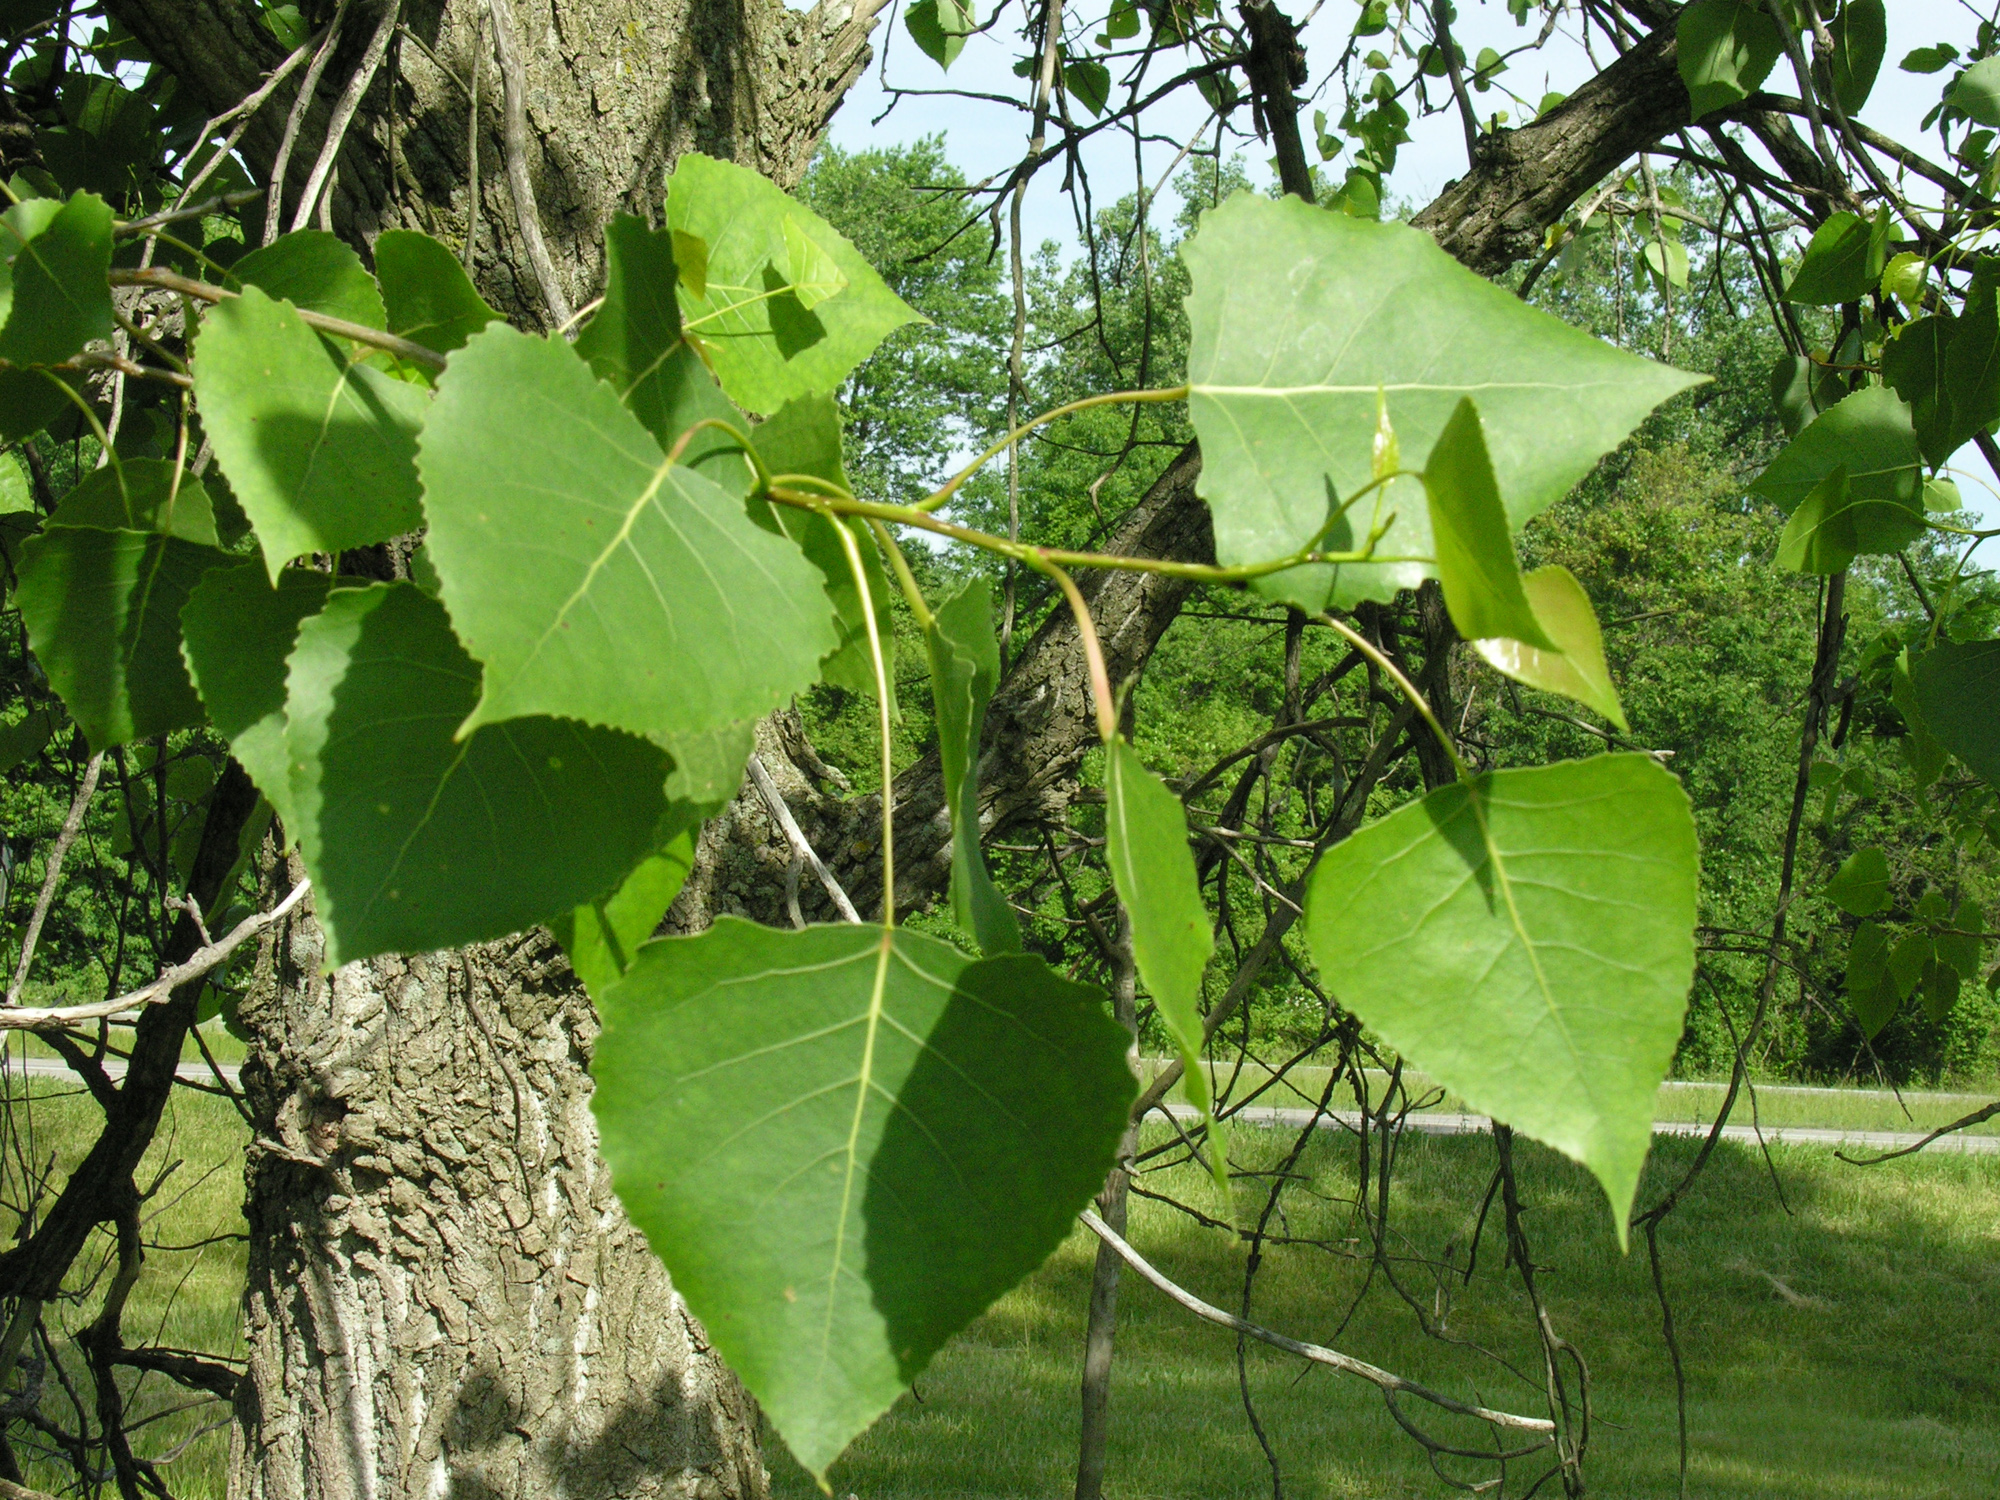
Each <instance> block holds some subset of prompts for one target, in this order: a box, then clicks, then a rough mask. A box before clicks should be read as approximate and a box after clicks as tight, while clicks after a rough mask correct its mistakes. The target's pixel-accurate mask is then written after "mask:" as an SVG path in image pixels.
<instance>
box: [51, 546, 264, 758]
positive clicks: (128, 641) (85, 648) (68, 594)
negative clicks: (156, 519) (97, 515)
mask: <svg viewBox="0 0 2000 1500" xmlns="http://www.w3.org/2000/svg"><path fill="white" fill-rule="evenodd" d="M226 558H227V554H225V553H223V552H220V551H218V550H217V549H215V548H213V547H203V546H199V545H197V544H195V543H193V542H186V541H182V540H181V539H180V538H179V537H175V536H163V535H161V534H160V533H158V532H150V531H125V530H119V531H104V530H97V529H95V528H86V527H76V526H51V527H49V528H48V529H46V530H44V531H43V532H42V533H41V534H40V535H38V536H36V537H34V538H32V539H31V540H29V541H28V542H27V544H26V545H25V546H23V547H22V549H21V578H20V586H19V589H18V590H17V593H16V598H17V600H18V602H19V605H20V610H21V620H22V623H23V624H24V625H26V626H27V630H28V641H29V644H30V645H32V646H33V647H34V651H35V656H36V659H37V660H39V661H40V662H41V664H42V669H43V670H44V671H45V672H47V673H48V677H49V683H50V685H51V686H52V687H54V688H55V690H56V692H57V693H58V694H60V695H61V697H62V700H63V705H64V707H66V708H68V710H69V711H70V716H71V717H72V718H74V719H75V720H76V722H77V727H78V728H80V729H81V730H82V731H83V733H84V738H85V739H87V740H88V741H89V742H90V746H91V748H92V749H93V750H106V749H109V748H110V747H112V746H113V745H124V744H129V743H130V742H131V741H133V740H139V739H147V738H150V737H151V736H153V735H156V734H165V733H166V732H167V731H168V730H170V729H185V728H187V727H189V726H191V725H195V724H199V723H200V722H201V718H202V709H201V700H200V698H198V697H197V696H196V695H195V690H194V684H193V683H192V682H190V681H189V680H188V674H187V668H186V666H184V665H183V664H182V662H181V624H180V613H181V606H182V605H183V604H185V603H186V602H187V597H188V593H189V591H190V590H191V589H193V588H194V586H195V585H196V584H197V583H198V582H200V580H201V576H202V574H203V573H205V572H207V571H208V569H210V568H212V567H214V566H215V565H216V564H218V563H221V562H223V561H225V560H226Z"/></svg>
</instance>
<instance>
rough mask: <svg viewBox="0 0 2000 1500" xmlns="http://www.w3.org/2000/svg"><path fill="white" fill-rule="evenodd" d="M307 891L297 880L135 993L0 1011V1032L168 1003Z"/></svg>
mask: <svg viewBox="0 0 2000 1500" xmlns="http://www.w3.org/2000/svg"><path fill="white" fill-rule="evenodd" d="M311 889H312V882H311V881H310V880H301V881H300V882H299V883H298V884H297V885H295V886H293V887H292V891H291V894H290V895H288V896H286V897H285V899H284V900H283V901H280V902H279V903H278V904H277V905H276V906H274V907H272V908H271V909H270V910H269V911H263V912H257V913H255V914H253V915H251V916H248V917H245V918H244V919H243V920H242V921H241V922H238V923H237V924H236V925H235V926H234V927H232V928H230V930H229V931H228V932H227V933H226V934H224V935H223V936H222V937H221V938H219V939H217V940H216V941H215V942H213V943H210V944H209V945H208V946H207V947H205V948H198V949H196V950H195V952H193V953H192V954H190V955H189V956H188V957H187V958H186V959H184V960H183V961H182V962H180V963H177V964H175V965H174V966H173V967H172V968H170V969H168V970H166V971H165V972H164V973H162V974H161V975H160V977H159V978H157V979H155V980H153V981H152V982H151V983H150V984H144V985H141V986H140V987H139V988H138V989H136V990H130V991H128V992H126V993H125V994H123V995H119V996H117V997H116V998H115V999H111V1000H98V1001H94V1002H92V1003H91V1004H88V1005H51V1006H38V1007H28V1006H13V1007H10V1008H7V1009H0V1031H41V1030H46V1029H48V1028H51V1027H57V1026H74V1025H75V1024H76V1023H77V1022H79V1021H100V1020H103V1019H104V1018H105V1017H106V1016H115V1015H117V1014H119V1013H120V1012H121V1011H128V1010H139V1009H141V1008H142V1007H144V1006H148V1005H158V1004H160V1003H161V1002H162V1001H164V1000H167V999H169V998H170V997H171V996H172V995H173V992H174V991H175V990H176V989H178V988H180V986H182V985H184V984H186V983H187V982H188V981H189V980H190V979H199V978H200V977H201V976H202V975H204V974H206V973H208V972H209V971H210V970H212V969H217V968H220V967H221V966H222V964H223V963H224V961H226V960H227V959H228V957H229V955H230V954H232V953H234V952H235V951H236V950H237V949H238V948H240V947H242V946H243V945H244V944H245V943H247V942H249V941H250V939H251V938H253V937H255V936H257V934H258V933H260V932H262V931H263V930H264V929H265V928H266V927H269V926H270V925H271V924H272V923H273V922H276V921H278V920H279V919H280V918H282V917H283V916H284V915H285V914H286V913H287V912H289V911H290V910H291V909H292V908H293V907H294V906H296V905H298V903H299V902H300V901H302V900H303V899H304V898H305V894H306V892H307V891H309V890H311Z"/></svg>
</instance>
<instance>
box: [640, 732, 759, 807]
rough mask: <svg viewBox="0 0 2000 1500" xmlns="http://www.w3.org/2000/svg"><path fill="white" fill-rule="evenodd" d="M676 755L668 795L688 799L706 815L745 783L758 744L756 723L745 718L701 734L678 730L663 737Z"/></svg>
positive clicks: (669, 778) (669, 779) (683, 800)
mask: <svg viewBox="0 0 2000 1500" xmlns="http://www.w3.org/2000/svg"><path fill="white" fill-rule="evenodd" d="M661 743H662V744H664V745H665V746H666V749H667V753H668V754H669V755H671V756H673V758H674V770H673V774H672V775H671V776H669V777H668V778H667V795H668V796H669V797H670V798H672V799H673V800H674V801H675V802H686V803H689V804H691V805H692V806H693V807H695V808H696V809H697V810H699V811H700V812H701V815H702V816H703V817H707V816H708V815H709V814H710V813H713V812H715V811H717V810H719V809H720V808H721V806H722V804H723V803H725V802H727V801H729V799H730V798H732V797H734V796H735V795H736V793H737V790H738V789H739V788H740V787H741V786H742V785H743V767H744V764H745V762H747V761H748V760H749V759H750V752H751V750H753V749H754V748H756V744H757V724H756V721H755V720H754V719H745V720H743V721H742V722H741V723H737V724H725V725H723V726H722V727H721V728H720V729H708V730H703V731H702V732H701V733H700V734H677V735H674V736H673V737H672V738H670V739H667V740H663V741H661Z"/></svg>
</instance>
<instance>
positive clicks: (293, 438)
mask: <svg viewBox="0 0 2000 1500" xmlns="http://www.w3.org/2000/svg"><path fill="white" fill-rule="evenodd" d="M194 381H195V396H196V398H197V400H198V401H199V402H200V404H201V414H202V420H203V422H204V423H205V424H206V426H207V429H208V434H209V436H210V438H211V439H213V440H214V443H215V455H216V457H217V458H218V459H219V460H221V463H222V472H223V473H224V474H225V475H227V476H228V479H229V486H230V488H231V490H233V491H234V492H235V495H236V498H237V500H238V501H239V502H240V503H241V504H242V506H243V510H244V512H245V513H246V514H247V515H248V516H249V517H250V520H251V523H252V524H253V525H254V526H255V527H256V531H257V544H258V546H259V547H260V548H261V549H262V551H263V555H264V571H265V572H266V573H267V574H268V575H269V576H270V577H271V578H272V579H273V580H275V579H276V578H277V576H278V573H279V571H280V570H281V569H282V568H283V567H284V565H285V564H286V563H288V562H290V561H291V560H292V559H293V558H295V557H299V556H301V555H302V554H304V553H307V552H334V553H338V552H343V551H345V550H347V549H348V548H350V547H361V546H365V545H367V544H368V543H370V542H381V541H387V540H388V539H389V538H390V537H393V536H400V535H402V534H403V533H405V532H409V531H414V530H416V529H417V527H418V526H420V525H422V524H423V513H422V511H421V509H420V508H419V506H418V504H417V475H416V468H415V465H414V463H413V460H414V458H415V456H416V433H417V425H418V423H420V422H421V421H422V420H423V413H424V407H425V405H426V404H427V403H426V396H425V393H424V391H423V389H422V387H420V386H415V385H411V384H409V383H408V382H406V381H401V380H396V379H394V378H392V377H391V376H388V375H385V374H383V373H382V372H381V371H380V370H377V369H374V368H372V367H370V366H368V365H363V364H356V363H351V362H349V360H348V359H347V357H346V356H345V355H344V354H343V353H342V352H341V350H340V349H339V348H337V347H336V346H335V345H334V343H333V341H332V340H330V339H326V338H323V337H321V336H320V335H319V334H317V333H315V332H314V331H313V330H312V329H310V328H308V327H307V326H306V325H305V324H304V323H303V322H301V321H300V320H299V315H298V313H297V311H296V310H295V309H293V308H292V307H290V306H288V305H287V304H285V303H283V302H274V301H272V300H271V299H270V298H269V297H267V296H265V295H264V294H263V293H262V292H261V291H259V290H257V288H255V287H246V288H245V289H244V292H243V295H242V296H241V297H238V298H235V299H234V300H232V301H229V302H224V303H222V304H220V305H219V306H216V307H213V308H210V309H209V311H208V314H207V316H206V317H205V318H204V319H203V320H202V325H201V335H200V337H199V338H197V339H196V340H195V357H194Z"/></svg>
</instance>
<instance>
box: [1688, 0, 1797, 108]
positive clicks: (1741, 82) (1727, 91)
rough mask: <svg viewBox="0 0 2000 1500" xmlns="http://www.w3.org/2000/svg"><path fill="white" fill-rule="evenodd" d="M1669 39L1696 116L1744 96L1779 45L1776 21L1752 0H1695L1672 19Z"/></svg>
mask: <svg viewBox="0 0 2000 1500" xmlns="http://www.w3.org/2000/svg"><path fill="white" fill-rule="evenodd" d="M1674 40H1675V43H1676V51H1675V61H1676V62H1677V63H1678V64H1679V66H1680V70H1681V82H1683V83H1685V84H1686V85H1687V91H1688V114H1689V117H1690V118H1691V119H1696V120H1699V119H1700V118H1701V117H1702V116H1703V115H1707V114H1712V113H1714V112H1715V111H1716V110H1718V109H1726V108H1727V107H1728V106H1730V105H1732V104H1735V103H1737V102H1739V101H1740V100H1743V99H1747V98H1748V97H1749V96H1750V95H1751V94H1752V93H1753V92H1755V91H1756V90H1757V89H1758V88H1759V87H1761V86H1762V85H1763V82H1764V80H1765V78H1767V77H1768V76H1770V72H1771V68H1772V65H1773V64H1775V63H1776V62H1777V60H1778V56H1779V54H1780V53H1781V52H1782V51H1783V50H1784V38H1783V37H1782V36H1781V35H1780V34H1779V32H1778V23H1777V22H1776V21H1774V20H1772V19H1771V16H1770V14H1769V13H1768V12H1767V11H1766V10H1765V9H1764V7H1763V6H1762V5H1761V4H1759V3H1757V0H1695V3H1694V4H1692V5H1690V6H1688V7H1687V9H1685V10H1683V11H1682V12H1681V14H1680V18H1679V20H1678V21H1677V22H1676V23H1675V28H1674Z"/></svg>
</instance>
